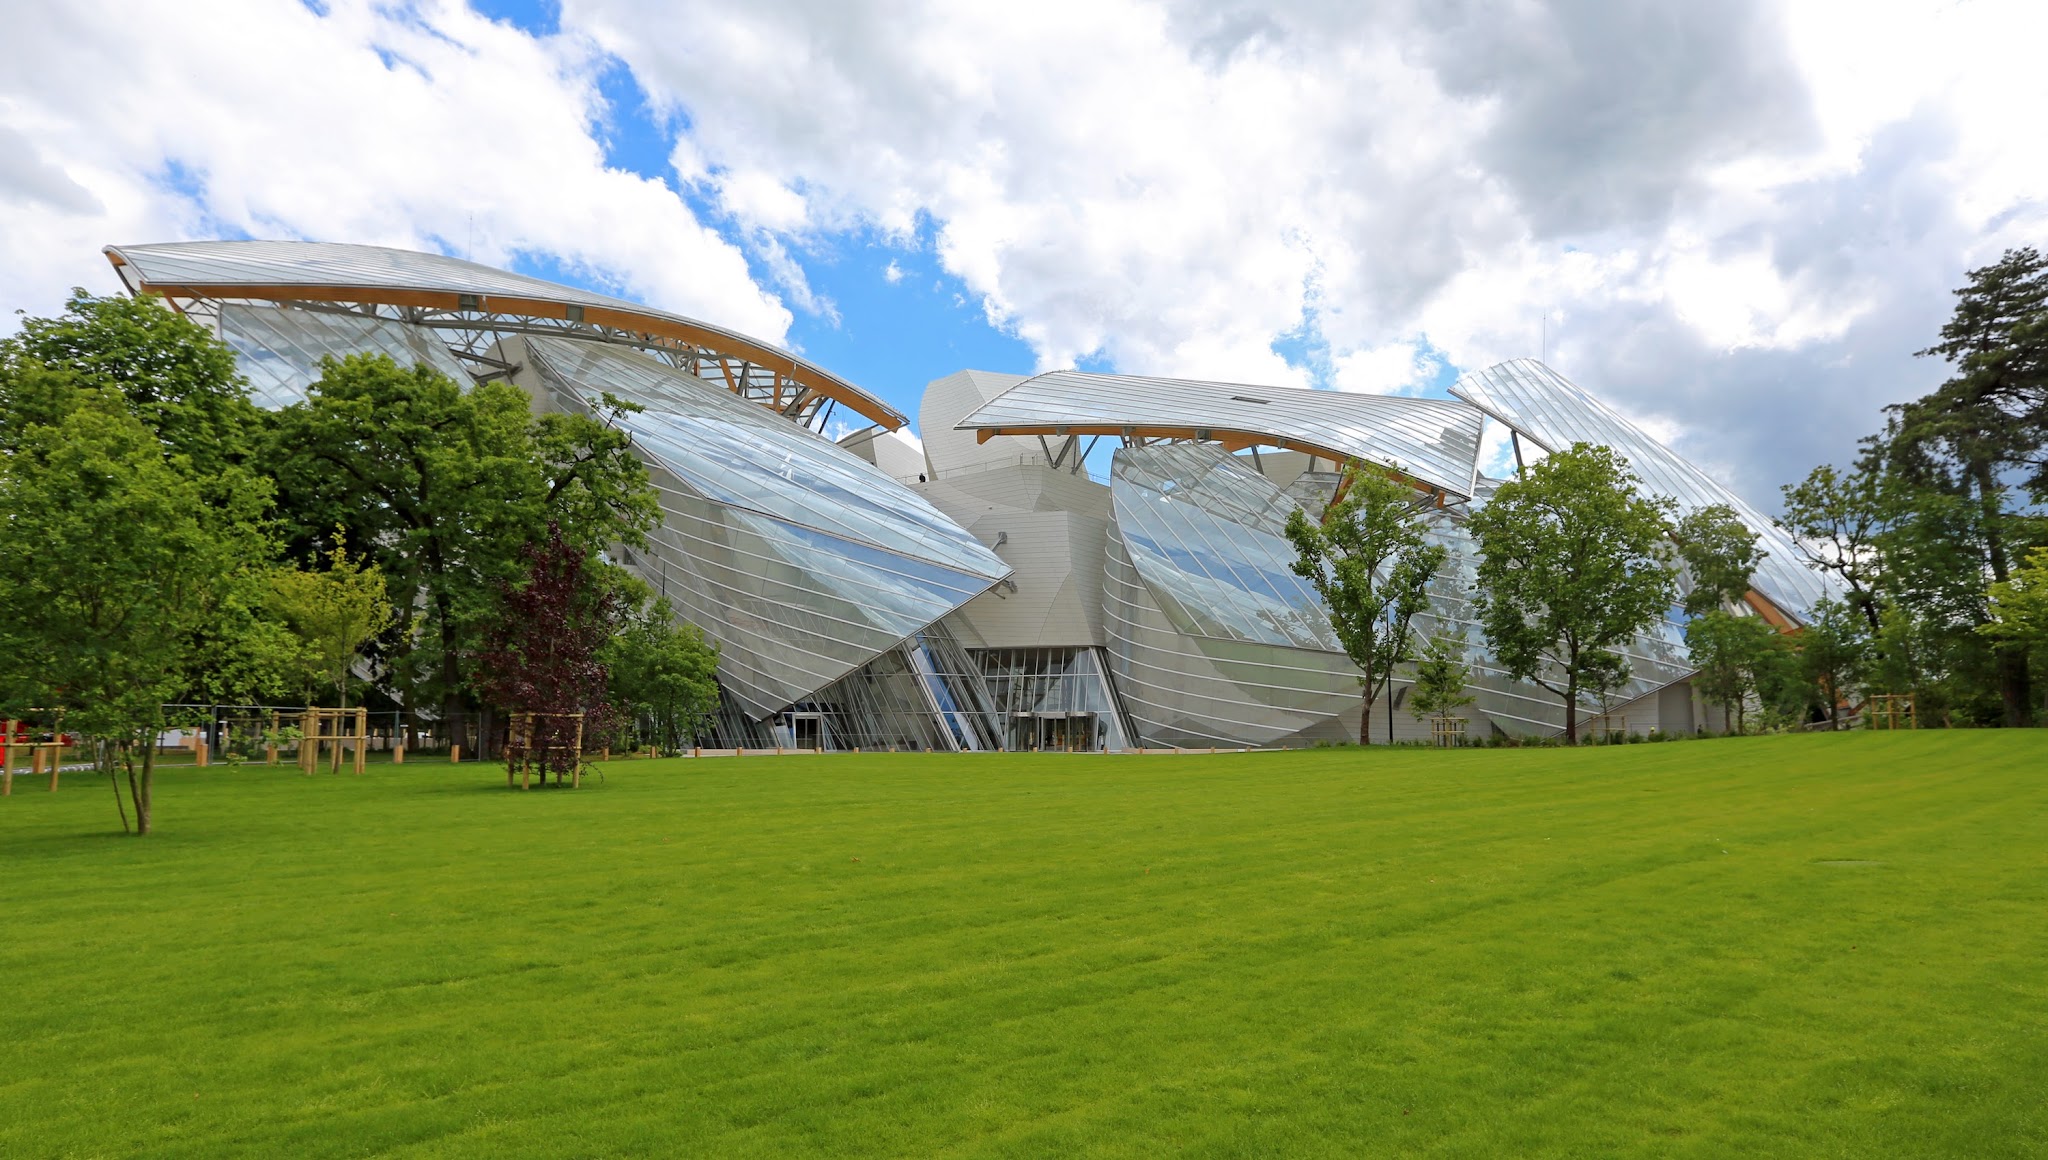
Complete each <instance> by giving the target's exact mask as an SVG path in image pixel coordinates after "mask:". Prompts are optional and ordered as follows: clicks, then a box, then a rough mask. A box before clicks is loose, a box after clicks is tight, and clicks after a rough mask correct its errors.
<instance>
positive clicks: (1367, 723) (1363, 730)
mask: <svg viewBox="0 0 2048 1160" xmlns="http://www.w3.org/2000/svg"><path fill="white" fill-rule="evenodd" d="M1364 696H1365V704H1363V705H1361V706H1359V709H1358V743H1359V744H1360V745H1371V744H1372V666H1370V665H1368V666H1366V669H1365V694H1364Z"/></svg>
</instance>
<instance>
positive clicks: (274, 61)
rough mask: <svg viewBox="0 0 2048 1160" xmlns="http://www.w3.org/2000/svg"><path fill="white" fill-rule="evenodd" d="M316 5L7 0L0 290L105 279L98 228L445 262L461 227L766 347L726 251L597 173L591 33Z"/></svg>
mask: <svg viewBox="0 0 2048 1160" xmlns="http://www.w3.org/2000/svg"><path fill="white" fill-rule="evenodd" d="M323 7H325V8H326V9H328V11H329V14H328V15H326V16H321V15H318V14H316V13H314V12H312V11H310V10H309V9H308V8H306V7H305V6H302V5H298V4H291V3H232V2H218V3H194V4H178V5H160V4H142V5H136V4H125V3H118V2H114V0H97V2H89V0H88V2H80V3H66V4H22V5H9V6H8V8H7V12H6V15H5V16H4V17H0V127H4V128H5V130H6V132H7V133H8V134H11V135H12V136H11V137H9V138H7V139H6V140H5V141H0V153H8V154H13V155H14V156H15V157H16V158H27V159H28V160H27V161H17V162H15V163H11V164H6V165H0V198H7V199H9V200H10V202H11V204H10V205H9V213H8V218H7V222H6V225H5V227H4V229H0V299H4V300H5V301H7V302H8V303H9V304H10V305H20V306H23V307H26V308H28V309H29V310H31V311H34V312H39V313H40V312H48V311H51V310H52V309H54V308H55V306H56V305H57V302H58V301H59V299H61V297H62V293H63V289H64V287H66V286H68V285H70V284H71V283H73V282H78V281H84V282H86V283H88V284H89V285H90V286H92V287H93V288H97V289H100V290H111V289H113V288H114V283H113V279H112V277H111V275H110V273H108V271H107V270H106V268H105V264H104V263H103V262H101V261H100V260H99V258H98V256H97V254H98V250H99V248H100V247H101V246H102V245H104V244H107V243H109V242H138V241H161V240H171V239H177V238H182V237H191V236H218V235H220V234H223V233H232V232H243V233H248V234H251V235H254V236H258V237H287V238H314V239H320V240H330V241H354V242H371V243H382V244H389V245H398V246H412V247H419V248H428V249H432V248H448V249H454V250H456V251H458V252H459V251H460V250H462V249H464V248H467V247H468V246H469V245H470V244H471V243H470V238H471V236H472V232H473V236H474V243H473V244H474V251H475V257H476V258H477V259H478V260H479V261H485V262H493V263H505V262H509V261H511V260H513V258H514V257H515V256H516V255H520V254H530V255H536V256H540V257H544V258H547V259H550V260H552V261H554V262H557V263H560V264H561V265H563V266H564V267H566V268H569V269H571V270H574V271H576V272H578V273H580V274H582V275H583V276H585V277H588V278H590V279H592V280H593V281H595V282H598V283H600V284H603V285H607V286H610V287H612V288H614V289H616V290H618V291H621V292H624V293H628V294H631V295H635V296H639V297H644V298H646V299H647V300H649V301H651V302H655V303H658V304H660V305H661V306H663V307H665V308H668V309H671V310H677V311H680V312H683V313H686V314H691V315H696V316H699V317H703V318H706V319H708V320H712V321H716V322H720V323H723V324H725V325H728V326H732V327H734V328H737V329H739V330H742V331H746V332H748V333H751V334H755V335H758V336H760V337H762V338H764V339H767V340H770V341H781V340H782V339H783V338H784V336H785V335H786V333H787V331H788V327H789V323H790V314H789V312H788V310H787V309H786V308H785V307H784V306H782V304H781V303H780V302H778V301H777V300H776V299H775V297H774V296H772V295H770V294H768V293H766V292H764V291H763V290H761V289H760V288H759V287H757V286H756V285H755V284H754V283H753V281H752V279H751V278H750V276H749V274H748V271H747V264H746V261H745V258H744V257H743V256H742V255H741V254H740V253H739V251H738V250H736V249H735V248H733V246H731V245H730V244H728V243H727V242H725V241H724V240H722V239H721V238H720V237H719V236H718V235H717V234H716V233H715V232H713V231H711V230H709V229H706V228H705V227H704V226H702V225H700V224H699V223H698V222H697V221H696V220H695V219H694V217H693V216H692V215H691V213H690V211H689V209H688V208H687V207H686V206H685V205H684V204H683V203H682V202H681V201H680V200H679V199H678V198H677V197H676V196H675V194H674V193H673V192H672V191H670V190H669V189H668V188H667V187H666V186H664V185H663V184H662V183H661V182H659V181H652V180H649V179H646V178H644V177H640V176H637V175H635V174H632V173H628V172H624V171H621V170H617V169H612V168H609V167H607V165H606V164H605V159H604V155H603V151H602V149H601V147H600V146H599V144H598V143H597V141H596V139H595V138H594V137H593V135H592V126H593V125H594V124H595V123H597V122H598V121H599V120H600V119H601V117H602V116H603V114H604V106H603V102H602V98H601V97H600V95H599V94H598V92H597V89H596V86H595V80H594V76H595V70H596V68H597V67H598V65H599V63H600V62H599V58H598V56H597V54H596V53H595V52H594V51H593V50H592V47H591V46H590V44H589V43H588V42H587V41H585V40H581V39H579V38H576V37H574V36H573V35H572V36H564V37H554V38H545V39H537V38H535V37H532V36H529V35H527V34H526V33H524V32H521V31H519V30H517V29H514V28H511V27H510V26H507V25H502V24H495V23H492V22H490V21H488V20H485V19H484V18H482V17H480V16H478V15H477V14H476V13H474V12H472V11H471V10H469V9H468V8H467V7H465V6H463V5H461V4H460V3H456V2H454V0H422V2H421V3H418V4H414V5H409V6H406V7H403V8H397V7H387V6H384V5H379V4H373V3H370V2H369V0H334V2H333V3H331V4H328V5H324V6H323ZM17 138H18V139H20V140H22V141H26V142H27V143H28V148H27V150H21V149H18V148H14V147H9V143H10V142H11V141H12V140H13V139H17ZM36 159H40V162H37V161H36ZM32 163H39V164H41V165H42V166H43V169H42V170H32V169H29V168H28V166H29V165H31V164H32ZM24 174H26V176H24ZM52 174H55V175H56V177H53V176H51V175H52ZM58 177H61V178H62V179H63V181H62V182H60V181H58V180H57V178H58ZM63 182H68V183H69V185H65V184H64V183H63ZM73 187H75V192H73V193H70V194H68V195H67V194H65V193H64V192H63V191H65V190H67V189H72V188H73ZM53 189H54V190H56V191H58V193H57V195H55V196H53V195H52V194H51V192H50V191H51V190H53ZM38 190H41V191H42V193H41V194H40V195H37V191H38ZM472 223H473V225H472Z"/></svg>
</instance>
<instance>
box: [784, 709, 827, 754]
mask: <svg viewBox="0 0 2048 1160" xmlns="http://www.w3.org/2000/svg"><path fill="white" fill-rule="evenodd" d="M789 733H790V740H791V741H792V742H793V743H794V745H795V747H796V748H798V749H823V748H825V720H824V716H823V715H822V714H819V713H792V714H790V717H789Z"/></svg>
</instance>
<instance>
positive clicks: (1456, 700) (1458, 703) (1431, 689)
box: [1408, 634, 1473, 721]
mask: <svg viewBox="0 0 2048 1160" xmlns="http://www.w3.org/2000/svg"><path fill="white" fill-rule="evenodd" d="M1471 675H1472V670H1471V668H1470V667H1469V666H1467V665H1466V663H1465V640H1464V638H1463V637H1458V636H1447V635H1443V634H1438V635H1436V636H1432V637H1430V638H1429V640H1428V641H1426V642H1424V644H1423V646H1422V655H1421V656H1419V657H1417V658H1416V660H1415V687H1414V688H1413V689H1412V690H1410V691H1409V693H1408V711H1409V712H1410V713H1413V714H1415V719H1416V720H1418V721H1421V720H1424V719H1426V718H1429V717H1436V718H1438V719H1441V720H1448V719H1449V718H1450V716H1451V714H1452V713H1453V712H1456V711H1457V710H1458V709H1461V708H1463V707H1465V706H1466V705H1470V704H1471V703H1472V700H1473V697H1472V694H1470V693H1468V692H1466V691H1465V687H1466V684H1467V683H1468V682H1469V681H1470V679H1471Z"/></svg>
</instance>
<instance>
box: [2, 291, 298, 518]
mask: <svg viewBox="0 0 2048 1160" xmlns="http://www.w3.org/2000/svg"><path fill="white" fill-rule="evenodd" d="M20 362H33V363H37V364H40V365H41V366H43V367H47V368H54V369H58V370H60V371H61V373H62V375H63V377H64V378H65V380H66V381H67V382H68V383H69V384H70V385H71V386H73V387H76V388H80V389H86V390H90V389H93V388H104V389H107V390H111V391H115V392H118V393H119V395H120V396H121V398H122V399H123V400H124V401H125V402H126V405H127V409H128V411H129V413H130V414H132V415H134V416H135V418H136V419H138V420H139V421H141V423H142V425H143V426H145V427H147V428H148V429H149V430H150V431H151V432H152V433H154V435H155V436H156V438H157V439H158V440H159V441H160V443H161V444H162V451H161V454H162V455H163V456H164V458H165V459H166V460H169V461H172V462H174V463H176V462H179V461H182V465H181V466H180V468H179V470H180V472H181V474H185V475H187V476H189V477H191V478H195V479H210V478H213V477H215V476H218V475H219V474H220V473H221V469H222V468H223V467H226V466H228V465H230V464H240V463H244V462H246V461H247V460H248V458H249V455H250V451H251V449H252V447H253V445H254V442H253V441H254V439H255V436H256V434H257V432H258V430H259V429H260V426H261V413H260V412H259V411H258V410H257V409H256V406H255V404H253V403H251V402H250V401H249V395H248V390H247V388H246V387H245V386H244V384H243V383H242V380H241V376H240V375H239V374H238V373H236V370H235V356H234V352H233V351H231V350H229V349H228V348H227V347H226V346H225V345H223V344H222V343H220V342H219V341H218V340H217V339H215V338H214V337H213V334H212V332H210V331H208V330H207V329H206V328H205V327H203V326H200V325H199V324H198V323H196V322H193V321H192V320H190V319H188V318H186V317H185V316H184V315H182V314H178V313H176V312H174V311H171V310H168V309H165V307H164V305H163V303H162V301H160V300H159V299H156V298H153V297H148V296H144V297H140V298H126V297H115V298H99V297H95V296H93V295H91V294H88V293H86V292H85V291H83V290H73V291H72V292H71V298H70V299H69V300H68V301H67V302H66V303H65V304H64V313H63V314H62V315H60V316H58V317H56V318H28V319H24V320H23V321H22V324H21V332H20V333H19V334H17V335H14V336H13V337H11V338H9V339H7V340H5V342H4V343H0V363H20ZM46 398H47V396H46ZM46 406H47V403H46ZM54 417H55V416H53V415H50V414H49V413H48V412H47V411H46V412H45V414H44V416H43V418H44V421H46V422H48V421H50V420H52V419H54ZM5 430H6V428H5V427H4V426H0V432H4V431H5ZM4 438H5V436H4V435H0V439H4ZM229 490H230V491H232V490H233V488H232V487H230V488H229Z"/></svg>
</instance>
